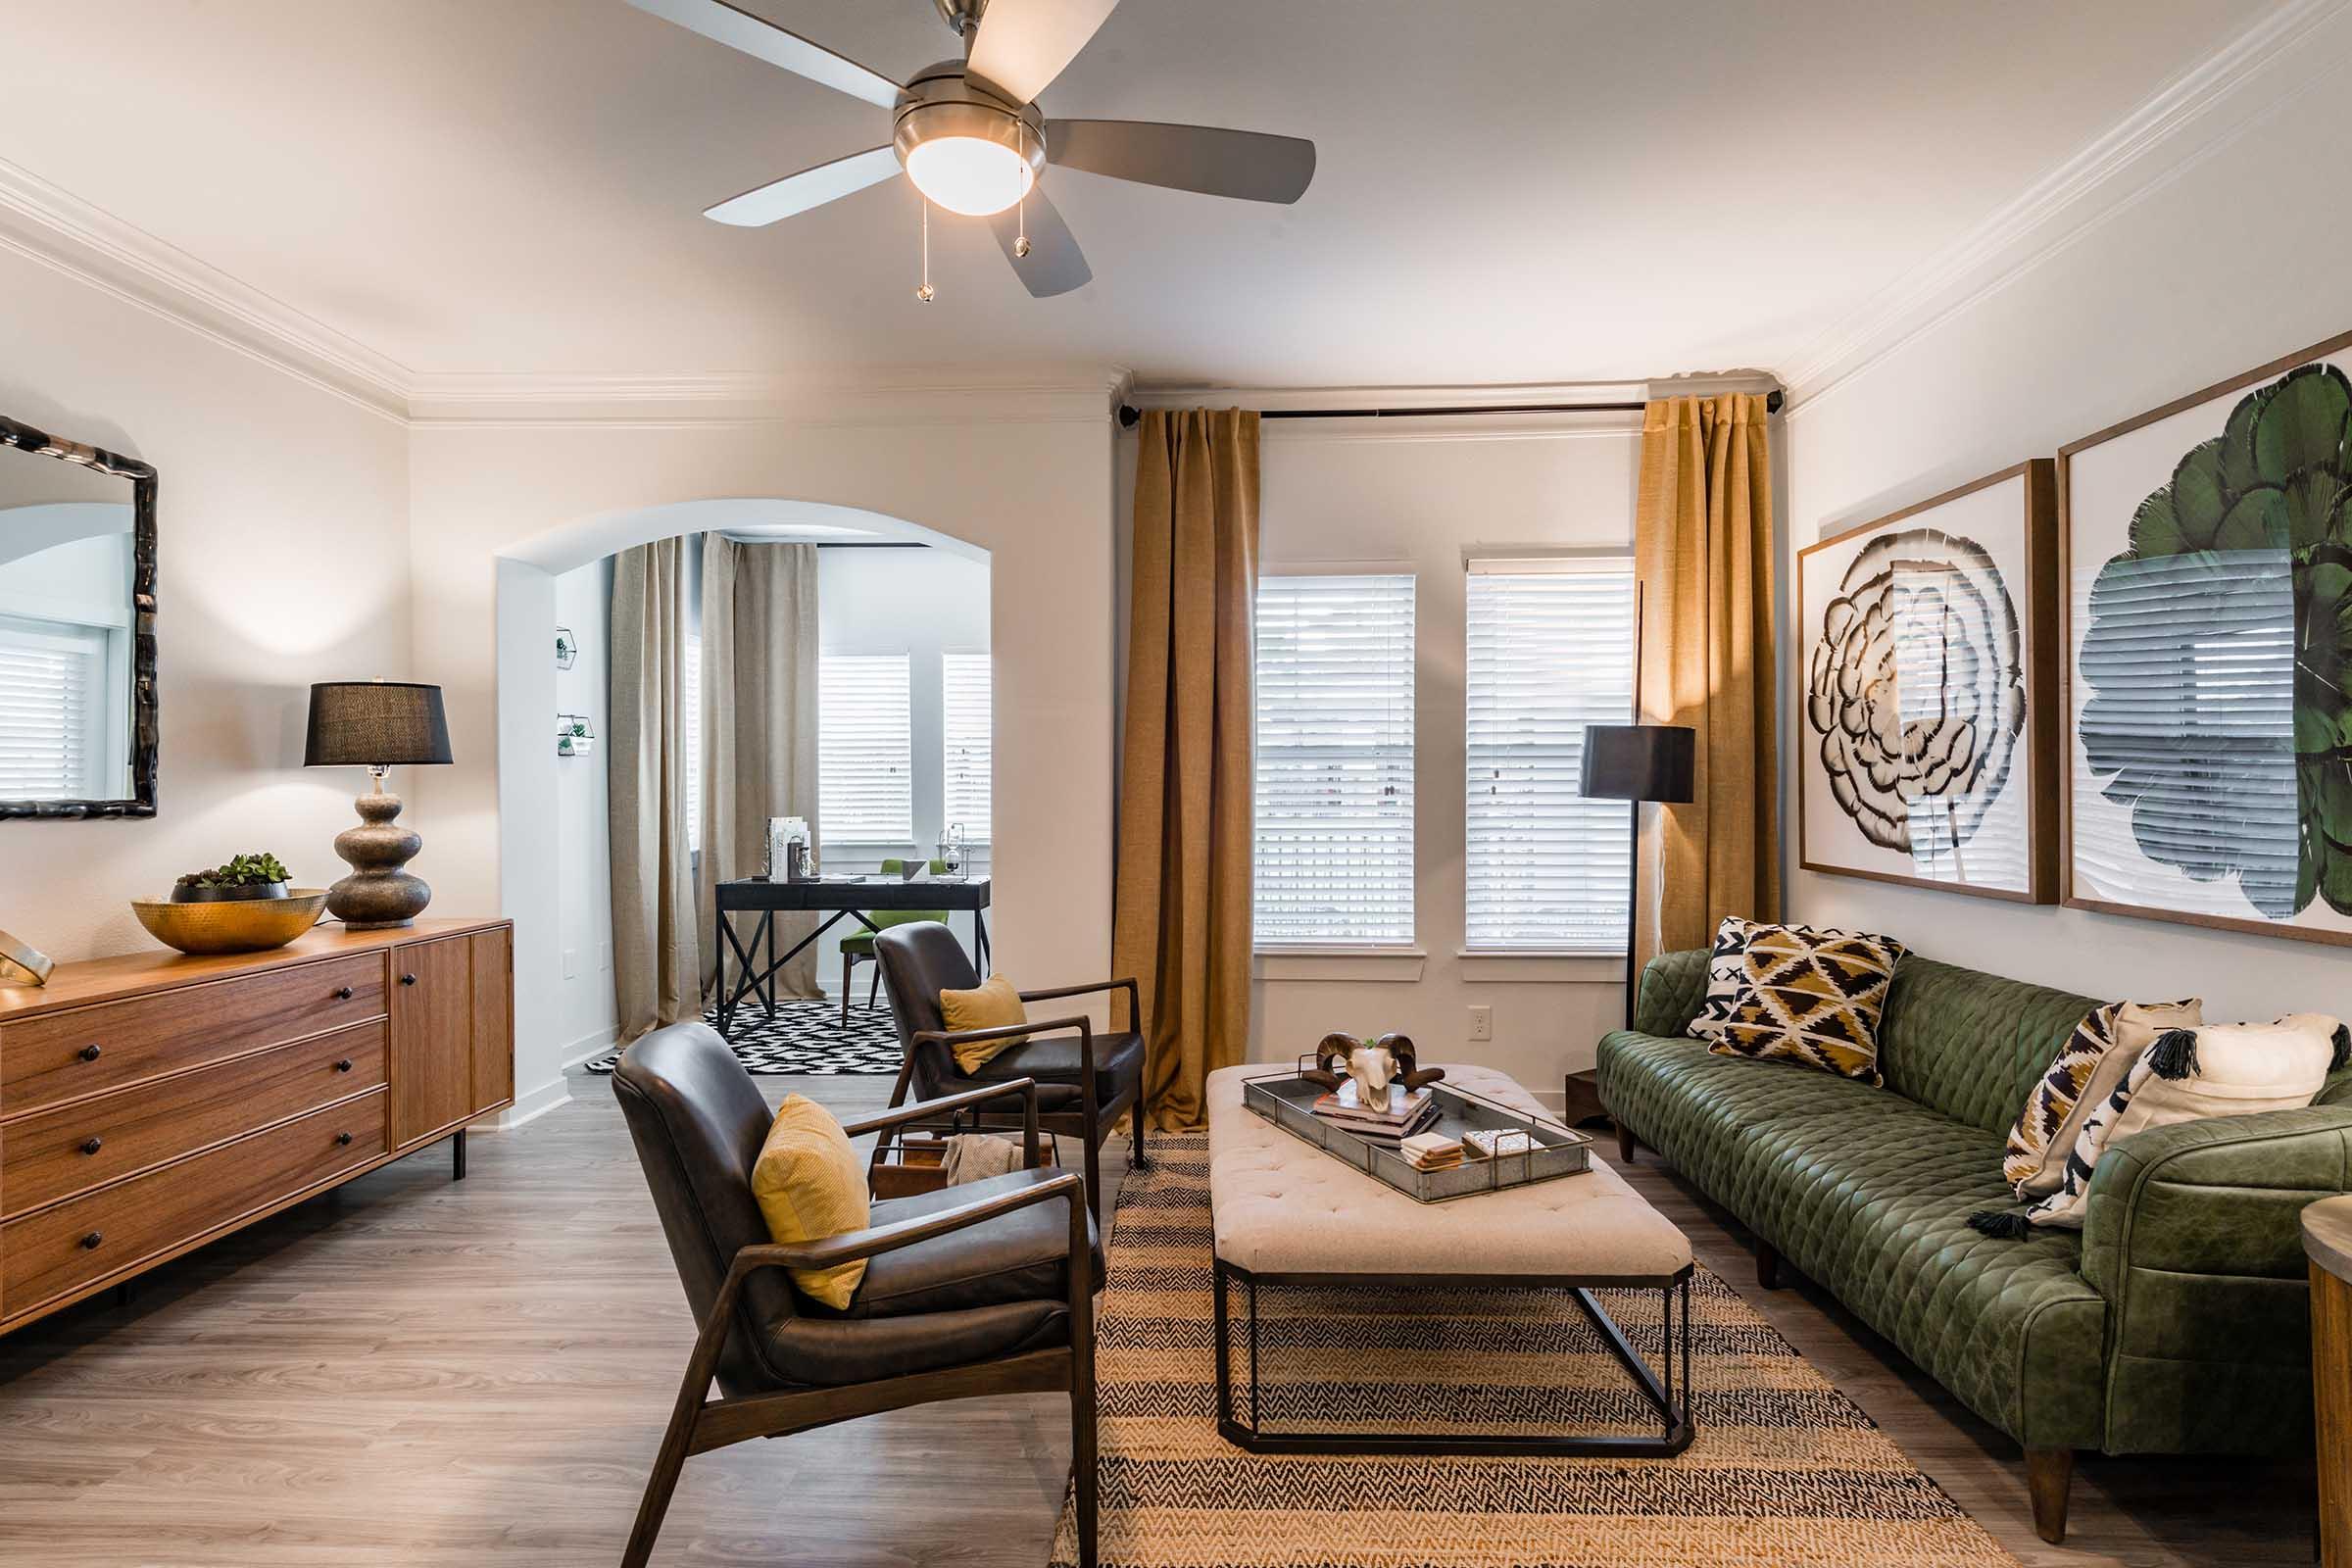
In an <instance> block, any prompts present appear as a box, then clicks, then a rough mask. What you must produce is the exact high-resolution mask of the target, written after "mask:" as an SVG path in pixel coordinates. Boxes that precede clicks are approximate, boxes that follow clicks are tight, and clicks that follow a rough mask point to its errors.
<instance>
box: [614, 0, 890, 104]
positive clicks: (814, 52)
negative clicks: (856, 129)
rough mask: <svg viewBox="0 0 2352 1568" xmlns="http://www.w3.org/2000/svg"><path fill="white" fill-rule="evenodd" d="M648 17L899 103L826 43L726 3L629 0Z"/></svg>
mask: <svg viewBox="0 0 2352 1568" xmlns="http://www.w3.org/2000/svg"><path fill="white" fill-rule="evenodd" d="M629 4H631V5H633V6H635V7H636V8H637V9H638V10H640V11H643V12H645V13H646V14H647V15H649V16H656V17H660V18H661V19H662V21H664V22H674V23H676V24H677V25H679V26H681V27H686V28H689V29H691V30H693V31H695V32H699V33H701V34H702V35H703V36H704V37H706V38H710V39H712V40H714V41H715V42H718V43H723V44H725V45H727V46H728V47H729V48H732V49H740V50H742V51H743V52H744V53H745V54H747V55H756V56H758V57H759V58H760V59H761V60H764V61H766V62H767V63H768V64H769V65H771V66H782V67H783V68H784V69H785V70H786V71H789V72H792V73H794V74H796V75H802V76H807V77H808V78H809V80H810V81H821V82H823V83H824V84H825V85H826V86H828V87H832V88H835V89H837V90H839V91H841V92H846V93H848V94H849V95H850V96H851V97H853V98H862V99H864V100H865V101H866V102H867V103H869V104H876V105H879V106H880V107H882V108H884V109H889V108H893V107H895V106H896V105H897V103H898V101H899V84H898V83H897V82H895V81H893V80H891V79H890V78H889V77H888V76H885V75H882V74H880V73H877V72H872V71H868V70H866V69H865V68H864V67H863V66H861V65H859V64H858V62H857V61H855V60H845V59H843V58H842V57H841V56H840V55H837V54H835V53H834V52H833V51H832V50H830V49H827V48H826V47H825V46H824V45H822V44H815V43H810V42H809V40H808V39H806V38H804V37H802V36H801V35H800V34H799V33H796V32H786V31H785V30H784V29H783V28H782V27H779V26H777V25H775V24H774V23H772V22H768V21H765V20H764V19H762V18H760V17H755V16H753V15H752V14H751V13H750V12H748V11H743V10H739V9H737V8H736V7H734V6H731V5H728V4H727V3H726V0H629Z"/></svg>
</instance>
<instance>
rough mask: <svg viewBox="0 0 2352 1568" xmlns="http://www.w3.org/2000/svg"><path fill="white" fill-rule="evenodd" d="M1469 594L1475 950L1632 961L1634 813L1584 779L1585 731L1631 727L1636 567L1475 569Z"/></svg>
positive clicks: (1471, 939)
mask: <svg viewBox="0 0 2352 1568" xmlns="http://www.w3.org/2000/svg"><path fill="white" fill-rule="evenodd" d="M1466 587H1467V605H1466V610H1467V620H1468V628H1469V649H1468V656H1469V657H1468V664H1467V668H1466V671H1465V674H1466V677H1467V690H1466V693H1465V710H1466V721H1467V722H1466V734H1465V737H1464V738H1465V740H1466V741H1467V744H1468V757H1467V760H1468V777H1467V780H1466V784H1467V801H1466V813H1467V814H1466V821H1465V827H1466V829H1467V834H1468V842H1467V846H1466V849H1467V861H1466V867H1465V869H1466V872H1467V880H1468V886H1467V890H1466V907H1465V909H1464V927H1465V929H1464V936H1465V939H1466V945H1467V946H1468V947H1470V948H1471V949H1473V950H1487V951H1493V950H1502V951H1511V950H1530V949H1535V950H1543V951H1549V952H1562V951H1566V952H1580V951H1593V952H1601V953H1619V952H1622V951H1624V947H1625V914H1626V898H1627V890H1628V887H1629V885H1630V880H1631V869H1632V868H1631V866H1630V864H1629V856H1630V853H1631V846H1630V845H1629V844H1628V843H1627V834H1626V809H1625V806H1624V803H1623V802H1619V801H1588V800H1586V799H1584V798H1583V796H1582V795H1581V794H1580V793H1579V792H1578V780H1579V774H1580V772H1581V771H1582V769H1583V766H1584V731H1585V726H1586V725H1587V724H1624V723H1628V722H1631V717H1630V715H1631V713H1632V711H1633V690H1634V571H1633V563H1632V562H1631V561H1629V560H1624V559H1621V558H1603V559H1593V558H1584V557H1579V558H1571V559H1564V560H1559V561H1541V562H1499V561H1497V562H1473V563H1471V565H1470V576H1469V581H1468V583H1467V585H1466Z"/></svg>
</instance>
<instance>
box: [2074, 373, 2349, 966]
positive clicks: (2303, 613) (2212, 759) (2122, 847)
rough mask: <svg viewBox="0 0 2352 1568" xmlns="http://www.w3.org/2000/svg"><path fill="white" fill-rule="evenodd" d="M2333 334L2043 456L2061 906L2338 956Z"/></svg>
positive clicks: (2342, 766)
mask: <svg viewBox="0 0 2352 1568" xmlns="http://www.w3.org/2000/svg"><path fill="white" fill-rule="evenodd" d="M2347 371H2352V333H2347V334H2345V335H2344V336H2342V337H2337V338H2332V339H2330V340H2328V341H2327V342H2326V343H2321V344H2318V345H2316V346H2315V347H2313V348H2310V349H2306V350H2304V351H2303V352H2302V353H2300V354H2291V355H2288V356H2287V357H2286V358H2285V359H2282V360H2277V361H2274V362H2272V363H2271V364H2269V365H2265V366H2263V367H2261V368H2258V369H2253V370H2248V371H2247V372H2246V373H2245V374H2243V375H2240V376H2237V377H2235V378H2234V379H2232V380H2229V381H2225V382H2223V383H2222V384H2221V385H2219V386H2215V387H2208V388H2207V389H2206V390H2204V391H2202V392H2198V393H2194V394H2192V395H2191V396H2188V397H2185V398H2182V399H2180V401H2179V402H2177V403H2170V404H2167V405H2166V406H2165V407H2163V408H2161V409H2157V410H2154V411H2153V412H2151V413H2148V414H2143V415H2141V416H2140V417H2137V418H2135V419H2130V420H2127V421H2125V422H2124V423H2122V424H2119V425H2115V426H2114V427H2112V428H2110V429H2106V430H2101V431H2100V432H2099V433H2098V434H2096V435H2093V436H2089V437H2086V438H2085V439H2083V440H2081V441H2077V442H2075V443H2074V444H2073V445H2071V446H2068V447H2066V448H2065V449H2064V450H2062V451H2061V452H2060V453H2059V455H2058V488H2059V504H2060V509H2061V515H2062V526H2061V529H2060V533H2061V537H2062V549H2063V567H2062V569H2063V571H2064V575H2065V579H2066V591H2065V603H2064V607H2063V608H2064V613H2065V618H2066V647H2067V659H2066V670H2065V682H2066V697H2065V705H2066V714H2067V768H2066V775H2067V776H2066V782H2065V788H2064V791H2063V795H2064V805H2065V828H2066V838H2067V852H2066V869H2067V889H2066V902H2067V903H2068V904H2069V905H2070V906H2073V907H2076V908H2082V909H2099V910H2103V911H2106V912H2108V913H2111V914H2135V915H2145V916H2148V917H2150V918H2154V919H2160V920H2179V921H2183V922H2185V923H2188V924H2191V925H2204V926H2216V927H2221V928H2224V929H2227V930H2232V931H2258V932H2266V933H2271V934H2275V935H2278V936H2287V937H2296V938H2300V939H2302V940H2304V941H2310V942H2335V943H2346V944H2352V685H2348V682H2352V379H2347Z"/></svg>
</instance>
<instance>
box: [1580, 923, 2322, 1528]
mask: <svg viewBox="0 0 2352 1568" xmlns="http://www.w3.org/2000/svg"><path fill="white" fill-rule="evenodd" d="M1706 959H1707V956H1706V954H1705V953H1704V952H1691V953H1670V954H1666V955H1664V956H1660V957H1658V958H1657V959H1655V960H1654V961H1652V962H1651V963H1650V965H1649V966H1648V968H1647V969H1646V970H1645V971H1644V972H1643V974H1642V991H1641V1003H1640V1006H1639V1008H1638V1009H1637V1012H1636V1016H1635V1027H1634V1028H1632V1029H1630V1030H1620V1031H1617V1032H1615V1033H1612V1034H1609V1035H1606V1036H1604V1037H1603V1038H1602V1039H1601V1042H1600V1054H1599V1063H1598V1066H1599V1072H1598V1080H1599V1089H1600V1098H1601V1103H1603V1104H1604V1105H1605V1106H1606V1107H1607V1108H1608V1110H1609V1113H1610V1114H1611V1115H1612V1116H1613V1117H1614V1118H1615V1119H1616V1122H1617V1127H1618V1137H1619V1141H1620V1145H1621V1148H1622V1151H1623V1152H1624V1154H1625V1155H1626V1157H1627V1158H1629V1159H1630V1158H1631V1157H1632V1154H1633V1151H1634V1144H1635V1141H1636V1140H1639V1141H1640V1143H1642V1144H1643V1145H1646V1146H1647V1147H1649V1148H1650V1149H1652V1150H1655V1151H1656V1152H1658V1153H1659V1154H1661V1155H1663V1156H1664V1157H1665V1158H1666V1159H1667V1160H1669V1161H1670V1162H1672V1163H1673V1164H1674V1166H1675V1167H1676V1168H1677V1169H1678V1170H1679V1171H1681V1172H1682V1173H1683V1175H1684V1176H1686V1177H1687V1178H1689V1179H1690V1180H1691V1182H1693V1183H1694V1184H1696V1185H1697V1186H1698V1187H1699V1188H1701V1189H1702V1190H1703V1191H1704V1192H1705V1193H1706V1194H1707V1195H1708V1196H1709V1197H1711V1198H1713V1199H1714V1200H1715V1201H1717V1202H1720V1203H1721V1204H1723V1206H1725V1207H1726V1208H1728V1209H1730V1210H1731V1211H1732V1212H1733V1213H1734V1214H1735V1215H1737V1216H1738V1217H1739V1218H1740V1222H1741V1223H1742V1224H1744V1225H1745V1226H1746V1227H1747V1228H1748V1229H1749V1230H1751V1231H1753V1232H1754V1233H1755V1235H1756V1238H1757V1243H1758V1246H1757V1278H1758V1280H1759V1282H1760V1283H1762V1284H1763V1285H1764V1286H1765V1287H1766V1288H1767V1289H1770V1288H1772V1287H1773V1286H1774V1285H1775V1284H1776V1283H1777V1279H1776V1275H1777V1270H1778V1266H1779V1263H1780V1261H1781V1259H1783V1258H1786V1259H1787V1260H1788V1261H1789V1263H1790V1264H1791V1265H1793V1266H1794V1267H1796V1268H1797V1269H1799V1270H1801V1271H1803V1273H1804V1274H1805V1275H1806V1276H1807V1277H1809V1278H1811V1279H1812V1280H1814V1281H1815V1282H1816V1283H1818V1284H1820V1285H1821V1286H1823V1287H1824V1288H1825V1289H1827V1290H1829V1291H1830V1292H1831V1293H1832V1294H1834V1295H1835V1296H1837V1298H1838V1299H1839V1300H1841V1301H1843V1302H1844V1303H1845V1304H1846V1306H1847V1307H1849V1308H1850V1309H1852V1311H1853V1312H1854V1313H1855V1314H1856V1315H1857V1316H1859V1317H1860V1318H1861V1319H1862V1320H1863V1321H1865V1322H1866V1323H1868V1324H1870V1326H1871V1327H1873V1328H1874V1329H1876V1330H1878V1331H1879V1332H1880V1333H1881V1334H1883V1335H1885V1336H1886V1337H1887V1339H1889V1340H1891V1341H1892V1342H1893V1343H1894V1344H1895V1345H1896V1346H1897V1347H1899V1348H1901V1349H1902V1351H1903V1353H1904V1354H1906V1355H1908V1356H1910V1357H1911V1359H1912V1360H1914V1361H1916V1362H1917V1363H1918V1364H1919V1365H1920V1366H1921V1367H1923V1368H1925V1369H1926V1370H1927V1371H1928V1372H1929V1373H1931V1374H1932V1375H1933V1376H1935V1377H1936V1380H1937V1381H1939V1382H1941V1383H1942V1384H1943V1385H1944V1387H1946V1388H1947V1389H1949V1390H1951V1392H1952V1393H1953V1394H1954V1395H1956V1396H1958V1397H1959V1398H1960V1399H1961V1400H1962V1402H1964V1403H1966V1404H1967V1405H1968V1407H1969V1408H1970V1409H1972V1410H1975V1411H1976V1412H1977V1413H1978V1414H1979V1415H1981V1416H1983V1417H1985V1419H1986V1420H1987V1421H1990V1422H1991V1423H1992V1424H1993V1425H1995V1426H1997V1427H1999V1428H2000V1429H2001V1430H2002V1431H2003V1432H2006V1433H2008V1434H2009V1435H2010V1436H2011V1437H2013V1438H2015V1439H2016V1440H2017V1441H2018V1442H2019V1443H2020V1444H2022V1445H2023V1446H2025V1449H2026V1457H2027V1473H2028V1482H2029V1488H2030V1490H2031V1492H2032V1494H2033V1502H2034V1528H2035V1529H2036V1530H2037V1531H2038V1532H2039V1533H2040V1535H2041V1536H2042V1538H2043V1539H2044V1540H2047V1541H2050V1542H2053V1543H2055V1542H2057V1541H2059V1540H2061V1539H2062V1538H2063V1537H2064V1535H2065V1530H2066V1495H2067V1486H2068V1481H2069V1478H2070V1476H2071V1474H2072V1470H2073V1462H2074V1452H2075V1450H2076V1449H2079V1448H2096V1449H2100V1450H2102V1451H2104V1452H2107V1453H2119V1454H2120V1453H2204V1452H2227V1453H2251V1454H2263V1453H2279V1454H2292V1453H2302V1454H2309V1453H2310V1452H2311V1451H2312V1449H2311V1445H2312V1435H2311V1371H2310V1344H2311V1340H2310V1327H2309V1313H2310V1306H2309V1298H2308V1294H2307V1292H2308V1286H2307V1283H2306V1282H2307V1275H2306V1273H2305V1264H2304V1258H2303V1250H2302V1245H2301V1242H2300V1240H2299V1236H2298V1230H2297V1216H2298V1215H2299V1213H2300V1211H2301V1210H2302V1207H2303V1205H2304V1204H2305V1203H2307V1202H2310V1201H2313V1200H2314V1199H2317V1198H2321V1197H2325V1196H2327V1195H2329V1194H2333V1193H2338V1192H2342V1191H2344V1190H2345V1189H2346V1188H2347V1187H2348V1186H2352V1072H2345V1073H2338V1074H2336V1075H2335V1076H2334V1077H2332V1078H2330V1079H2329V1080H2328V1083H2327V1089H2326V1091H2325V1092H2323V1094H2322V1095H2321V1097H2320V1100H2319V1103H2316V1104H2313V1105H2310V1106H2308V1107H2305V1108H2303V1109H2299V1110H2282V1111H2269V1112H2264V1113H2262V1114H2259V1115H2252V1116H2236V1117H2229V1118H2226V1119H2222V1120H2216V1121H2202V1122H2189V1123H2185V1124H2182V1125H2179V1126H2172V1127H2160V1128H2152V1129H2150V1130H2149V1131H2147V1132H2144V1133H2141V1134H2139V1135H2137V1136H2136V1137H2132V1138H2129V1139H2126V1140H2124V1141H2123V1142H2121V1143H2119V1144H2118V1145H2117V1146H2116V1147H2115V1148H2114V1149H2113V1150H2112V1151H2110V1152H2109V1153H2108V1154H2107V1156H2106V1157H2105V1158H2104V1159H2102V1160H2101V1161H2100V1162H2099V1168H2098V1172H2097V1174H2096V1175H2095V1176H2094V1177H2093V1178H2092V1181H2091V1187H2090V1198H2089V1206H2088V1209H2087V1212H2086V1216H2085V1221H2084V1225H2083V1229H2082V1231H2081V1232H2080V1233H2075V1232H2070V1231H2057V1230H2040V1231H2036V1232H2035V1233H2034V1236H2033V1237H2032V1238H2031V1239H2029V1240H2027V1241H2022V1242H2012V1241H2000V1240H1996V1239H1994V1238H1992V1237H1988V1236H1985V1235H1981V1234H1979V1233H1978V1232H1976V1231H1974V1230H1971V1229H1970V1228H1969V1225H1968V1217H1969V1215H1970V1214H1971V1213H1973V1212H1975V1211H1976V1210H1978V1209H1983V1208H1997V1207H2003V1206H2007V1205H2008V1204H2010V1202H2011V1199H2010V1197H2009V1193H2008V1190H2007V1189H2006V1188H2005V1187H2003V1185H2002V1183H2001V1170H2000V1166H2001V1146H2002V1140H2003V1138H2004V1136H2005V1135H2006V1133H2007V1132H2008V1130H2009V1127H2010V1126H2011V1124H2012V1123H2013V1122H2015V1120H2016V1119H2017V1113H2018V1110H2019V1107H2021V1106H2022V1105H2023V1104H2024V1103H2025V1100H2026V1095H2027V1093H2028V1092H2029V1090H2030V1089H2031V1088H2032V1086H2033V1085H2034V1081H2035V1080H2036V1079H2037V1078H2039V1077H2040V1075H2041V1074H2042V1073H2043V1072H2044V1071H2045V1070H2046V1069H2047V1067H2048V1065H2049V1062H2050V1060H2051V1058H2052V1057H2054V1056H2055V1055H2056V1054H2057V1052H2058V1048H2059V1047H2060V1045H2062V1044H2063V1043H2064V1041H2065V1040H2066V1037H2067V1035H2068V1034H2069V1033H2070V1032H2071V1031H2072V1030H2073V1028H2074V1026H2075V1024H2076V1023H2077V1022H2078V1021H2079V1020H2080V1019H2081V1018H2082V1014H2083V1013H2084V1012H2085V1011H2086V1010H2088V1009H2089V1008H2090V1007H2091V1006H2093V1005H2096V1004H2095V1003H2094V1001H2093V999H2091V998H2088V997H2078V996H2073V995H2070V994H2069V993H2067V992H2063V991H2054V990H2050V989H2048V988H2046V987H2042V986H2033V985H2026V984H2024V983H2022V982H2019V981H2015V980H2005V979H2002V978H2000V977H1998V976H1996V975H1989V974H1981V973H1979V972H1977V971H1976V970H1973V969H1962V968H1958V967H1956V966H1954V965H1951V964H1946V963H1937V962H1936V961H1934V960H1933V959H1928V958H1921V957H1917V956H1907V957H1905V958H1904V959H1903V960H1902V964H1901V966H1900V967H1899V968H1898V969H1897V970H1896V972H1895V976H1894V982H1893V984H1892V986H1891V987H1889V989H1888V993H1887V1009H1886V1014H1885V1017H1884V1019H1883V1020H1882V1022H1881V1026H1880V1068H1881V1071H1882V1072H1883V1074H1884V1075H1885V1077H1886V1080H1887V1082H1886V1087H1885V1088H1882V1089H1873V1088H1871V1087H1870V1086H1869V1085H1867V1084H1863V1083H1857V1082H1855V1081H1853V1080H1851V1079H1844V1078H1838V1077H1835V1076H1833V1075H1831V1074H1829V1073H1824V1072H1819V1071H1816V1070H1813V1069H1811V1068H1807V1067H1800V1066H1792V1065H1786V1064H1783V1063H1778V1062H1764V1061H1751V1060H1748V1059H1746V1058H1744V1057H1739V1056H1720V1055H1716V1054H1712V1053H1711V1052H1709V1051H1708V1049H1707V1046H1706V1044H1705V1042H1703V1041H1698V1040H1693V1039H1691V1038H1690V1037H1689V1036H1688V1034H1687V1033H1686V1031H1687V1030H1688V1028H1689V1027H1690V1023H1691V1018H1692V1017H1694V1016H1695V1015H1696V1014H1697V1012H1698V1005H1699V998H1700V996H1701V994H1702V993H1703V992H1704V991H1705V989H1706Z"/></svg>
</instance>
